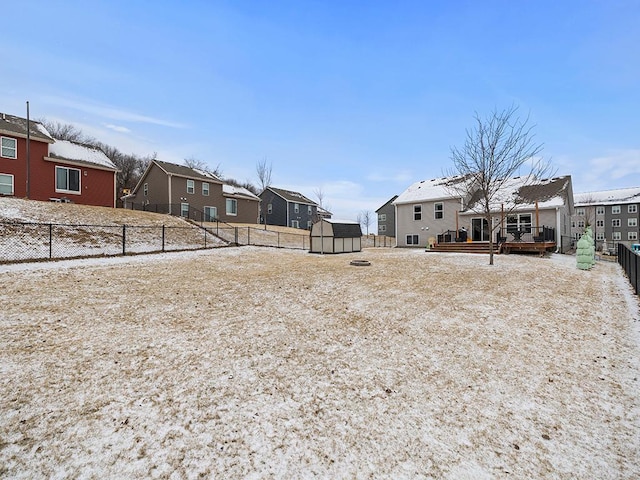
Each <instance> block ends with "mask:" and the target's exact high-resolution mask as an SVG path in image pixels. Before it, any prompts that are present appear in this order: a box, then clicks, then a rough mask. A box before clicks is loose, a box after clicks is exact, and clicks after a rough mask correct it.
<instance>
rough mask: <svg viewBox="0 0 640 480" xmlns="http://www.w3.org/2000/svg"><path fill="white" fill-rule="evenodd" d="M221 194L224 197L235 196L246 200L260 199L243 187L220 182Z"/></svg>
mask: <svg viewBox="0 0 640 480" xmlns="http://www.w3.org/2000/svg"><path fill="white" fill-rule="evenodd" d="M222 194H223V195H224V196H225V197H235V198H244V199H247V200H255V201H257V202H259V201H260V197H258V196H257V195H254V194H253V193H252V192H251V191H249V190H248V189H246V188H244V187H236V186H234V185H229V184H227V183H223V184H222Z"/></svg>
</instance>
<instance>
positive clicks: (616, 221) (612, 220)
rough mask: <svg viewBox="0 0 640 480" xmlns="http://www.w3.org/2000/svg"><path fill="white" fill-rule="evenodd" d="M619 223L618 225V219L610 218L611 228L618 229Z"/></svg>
mask: <svg viewBox="0 0 640 480" xmlns="http://www.w3.org/2000/svg"><path fill="white" fill-rule="evenodd" d="M620 225H621V223H620V219H619V218H612V219H611V226H612V227H620Z"/></svg>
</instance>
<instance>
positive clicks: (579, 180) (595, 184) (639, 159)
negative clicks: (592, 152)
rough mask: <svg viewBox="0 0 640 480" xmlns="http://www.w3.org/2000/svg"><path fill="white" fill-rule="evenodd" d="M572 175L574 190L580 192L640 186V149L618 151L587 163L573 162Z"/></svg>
mask: <svg viewBox="0 0 640 480" xmlns="http://www.w3.org/2000/svg"><path fill="white" fill-rule="evenodd" d="M565 163H567V164H571V163H572V162H569V161H566V160H565ZM571 174H572V177H573V183H574V190H575V191H580V192H588V191H597V190H607V189H612V188H619V187H623V186H637V185H640V149H627V150H616V151H612V152H610V153H608V154H606V155H602V156H598V157H594V158H591V159H588V160H587V161H585V162H581V163H577V162H573V169H572V171H571Z"/></svg>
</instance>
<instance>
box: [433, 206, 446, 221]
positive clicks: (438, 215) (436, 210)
mask: <svg viewBox="0 0 640 480" xmlns="http://www.w3.org/2000/svg"><path fill="white" fill-rule="evenodd" d="M433 214H434V218H435V219H436V220H440V219H442V218H444V203H435V204H434V205H433Z"/></svg>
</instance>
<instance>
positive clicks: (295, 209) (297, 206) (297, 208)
mask: <svg viewBox="0 0 640 480" xmlns="http://www.w3.org/2000/svg"><path fill="white" fill-rule="evenodd" d="M293 213H300V204H299V203H294V204H293Z"/></svg>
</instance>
